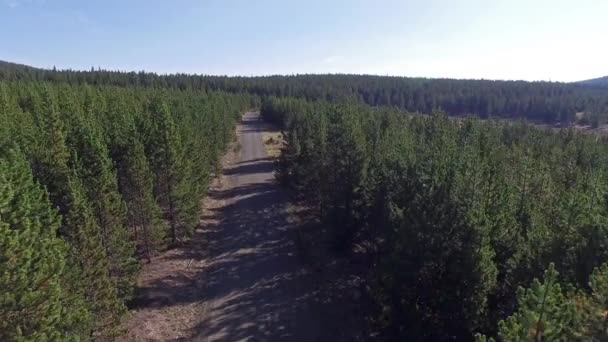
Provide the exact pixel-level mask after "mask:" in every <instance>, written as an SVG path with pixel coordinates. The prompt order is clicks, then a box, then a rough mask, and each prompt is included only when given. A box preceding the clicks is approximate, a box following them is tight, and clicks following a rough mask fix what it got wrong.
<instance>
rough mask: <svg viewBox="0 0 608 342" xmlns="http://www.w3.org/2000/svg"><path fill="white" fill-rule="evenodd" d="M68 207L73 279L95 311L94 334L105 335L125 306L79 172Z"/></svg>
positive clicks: (71, 181)
mask: <svg viewBox="0 0 608 342" xmlns="http://www.w3.org/2000/svg"><path fill="white" fill-rule="evenodd" d="M68 187H69V197H68V198H69V208H70V209H69V211H68V213H67V214H66V217H65V223H64V229H65V236H66V240H67V241H68V243H69V245H70V253H69V255H70V258H71V259H72V261H73V264H74V266H75V267H76V269H75V271H74V272H75V273H74V274H72V279H73V280H75V281H77V282H78V286H79V287H81V288H82V289H84V296H85V299H86V301H87V304H88V306H89V310H90V312H91V313H92V315H93V321H92V324H93V327H92V328H93V336H94V337H99V338H106V337H109V336H111V335H112V334H113V333H114V329H115V327H116V326H117V325H118V323H119V319H120V317H121V315H122V313H123V312H124V310H125V308H124V306H123V304H122V302H121V301H120V300H119V297H118V292H117V289H116V284H115V283H114V281H112V279H111V277H110V266H109V262H108V260H109V259H108V257H107V255H106V253H105V248H104V246H103V243H102V234H101V229H100V227H99V226H98V225H97V222H96V219H95V214H94V211H93V209H92V208H91V206H90V204H89V202H88V199H87V196H86V191H85V189H84V186H83V184H82V181H81V180H80V179H78V177H77V176H76V175H73V176H71V177H70V179H69V183H68Z"/></svg>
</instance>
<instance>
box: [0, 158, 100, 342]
mask: <svg viewBox="0 0 608 342" xmlns="http://www.w3.org/2000/svg"><path fill="white" fill-rule="evenodd" d="M59 225H60V219H59V216H58V215H57V212H56V211H55V210H53V209H52V208H51V204H50V202H49V200H48V195H47V193H46V191H44V190H43V189H42V188H41V187H40V186H39V185H38V184H37V183H35V182H34V180H33V178H32V173H31V170H30V167H29V165H28V163H27V162H26V161H25V159H24V156H23V155H22V154H21V153H19V152H15V151H14V150H10V151H7V153H5V154H3V156H0V340H2V341H52V340H61V341H69V340H77V338H78V336H79V335H80V333H81V331H82V328H83V326H84V325H85V324H86V321H87V318H88V317H87V311H86V309H85V308H84V307H82V306H81V307H77V306H70V304H74V303H78V302H80V303H81V301H79V300H78V299H77V298H69V296H70V293H69V292H67V291H66V289H65V288H62V285H63V284H64V283H65V280H66V279H65V276H66V275H65V274H66V273H68V272H69V270H68V269H67V268H66V261H65V259H66V253H67V246H66V245H65V244H64V243H63V241H62V240H61V239H59V238H57V235H56V234H57V230H58V228H59Z"/></svg>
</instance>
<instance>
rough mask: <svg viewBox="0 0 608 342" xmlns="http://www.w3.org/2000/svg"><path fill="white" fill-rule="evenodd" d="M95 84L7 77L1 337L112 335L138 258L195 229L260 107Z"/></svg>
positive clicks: (0, 102)
mask: <svg viewBox="0 0 608 342" xmlns="http://www.w3.org/2000/svg"><path fill="white" fill-rule="evenodd" d="M91 83H92V84H98V85H96V86H88V85H87V86H84V85H83V86H81V85H70V84H69V82H63V83H61V82H59V83H42V82H32V81H27V80H26V81H10V82H5V81H2V82H0V119H1V120H2V122H3V124H2V125H0V146H2V148H3V149H2V150H1V151H0V152H2V154H0V161H1V162H0V180H1V181H2V183H1V184H0V187H2V188H3V189H4V190H6V191H3V193H2V194H0V243H1V244H2V245H1V246H0V247H2V250H1V251H0V282H1V283H0V285H1V289H0V301H1V302H0V318H2V321H3V322H2V323H0V324H6V325H2V329H0V339H1V340H3V341H4V340H8V341H11V340H70V339H74V340H78V339H80V340H89V339H95V340H108V339H112V338H113V336H114V335H115V333H116V329H117V326H118V324H119V322H120V319H121V316H122V314H123V313H124V312H125V302H126V301H128V300H129V299H130V298H131V296H132V293H133V289H134V285H135V277H136V276H137V272H138V270H139V268H140V262H139V259H146V260H147V261H151V260H152V257H153V256H154V255H155V254H157V253H159V252H160V251H162V250H163V249H165V248H166V247H167V241H166V237H167V236H171V233H172V231H175V232H176V238H179V239H180V240H183V239H186V238H187V237H188V236H189V235H190V234H191V233H192V232H193V230H194V228H195V227H196V225H197V224H198V214H199V203H200V200H201V198H202V197H203V196H204V195H205V193H206V187H207V185H208V182H209V180H210V179H211V175H212V172H213V170H214V168H215V166H216V164H217V161H218V159H219V157H220V156H221V154H222V152H223V150H224V149H225V147H226V146H227V144H228V143H229V142H230V139H231V138H232V132H233V131H234V124H235V122H236V119H237V118H238V116H239V114H240V113H242V111H243V110H244V109H245V108H246V107H247V106H248V105H249V104H250V99H249V97H248V96H236V95H228V94H224V93H206V92H193V91H185V90H184V91H180V90H166V91H160V90H150V89H144V88H136V87H135V88H117V87H111V86H103V85H99V84H100V83H103V82H91ZM161 92H162V95H159V94H160V93H161ZM4 146H13V147H15V148H14V149H15V150H18V151H21V152H19V153H17V154H14V153H13V154H11V153H12V152H11V153H8V152H7V153H8V154H7V153H5V152H6V151H8V149H5V148H4ZM13 162H14V163H13ZM13 164H14V165H13ZM30 165H31V168H30ZM37 184H40V185H41V186H42V187H44V188H46V190H47V191H48V195H46V194H47V192H45V191H44V190H43V188H41V186H39V185H37ZM167 185H170V191H169V190H167V188H168V186H167ZM168 198H170V199H171V202H169V201H168V200H167V199H168ZM169 217H171V218H172V220H168V222H166V221H165V218H169ZM167 223H169V224H174V225H173V227H175V230H171V229H170V225H169V224H167ZM19 336H21V337H19Z"/></svg>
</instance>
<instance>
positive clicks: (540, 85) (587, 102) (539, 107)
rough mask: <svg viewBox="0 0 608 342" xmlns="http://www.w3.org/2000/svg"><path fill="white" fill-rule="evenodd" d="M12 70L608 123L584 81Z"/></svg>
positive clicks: (4, 72) (74, 80)
mask: <svg viewBox="0 0 608 342" xmlns="http://www.w3.org/2000/svg"><path fill="white" fill-rule="evenodd" d="M11 66H12V67H6V68H0V79H29V80H39V81H62V82H69V83H71V84H107V85H117V86H155V87H171V88H177V89H193V90H222V91H228V92H231V93H239V94H240V93H243V92H246V93H249V94H253V95H257V96H260V97H264V96H278V97H284V96H289V97H297V98H302V99H306V100H321V99H322V100H327V101H330V102H333V101H336V100H340V99H345V98H354V99H356V100H358V101H360V102H362V103H365V104H368V105H371V106H391V107H396V108H399V109H401V110H404V111H408V112H421V113H430V112H433V111H444V112H445V113H447V114H449V115H459V116H462V115H476V116H479V117H482V118H488V117H501V118H512V119H527V120H530V121H534V122H542V123H551V124H556V123H560V124H568V123H572V122H575V121H577V120H578V121H581V123H593V124H594V125H599V124H602V123H605V122H607V121H608V94H607V93H606V89H605V88H601V87H599V88H598V87H595V86H593V85H587V84H576V83H559V82H525V81H493V80H454V79H426V78H408V77H388V76H372V75H295V76H267V77H222V76H204V75H201V76H197V75H186V74H175V75H156V74H152V73H144V72H139V73H135V72H112V71H104V70H91V71H69V70H66V71H54V70H44V69H36V68H27V67H24V66H22V65H17V64H11ZM577 113H579V115H578V117H577V115H576V114H577Z"/></svg>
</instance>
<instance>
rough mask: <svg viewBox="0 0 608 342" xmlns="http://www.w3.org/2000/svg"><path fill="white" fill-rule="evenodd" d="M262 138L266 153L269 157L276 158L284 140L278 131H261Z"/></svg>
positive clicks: (279, 153)
mask: <svg viewBox="0 0 608 342" xmlns="http://www.w3.org/2000/svg"><path fill="white" fill-rule="evenodd" d="M262 140H263V141H264V146H265V147H266V154H268V156H269V157H272V158H278V157H279V156H280V155H281V149H282V148H283V146H284V145H285V140H284V137H283V134H281V132H280V131H266V132H263V133H262Z"/></svg>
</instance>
